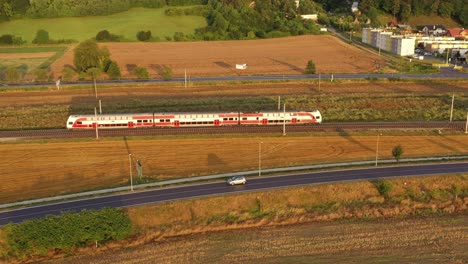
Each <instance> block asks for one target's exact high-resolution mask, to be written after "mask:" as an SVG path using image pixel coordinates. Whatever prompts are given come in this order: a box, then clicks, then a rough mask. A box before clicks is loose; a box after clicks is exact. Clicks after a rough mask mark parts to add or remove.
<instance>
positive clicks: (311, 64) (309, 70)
mask: <svg viewBox="0 0 468 264" xmlns="http://www.w3.org/2000/svg"><path fill="white" fill-rule="evenodd" d="M305 73H306V74H314V73H315V63H314V62H313V61H312V60H309V61H308V62H307V66H306V68H305Z"/></svg>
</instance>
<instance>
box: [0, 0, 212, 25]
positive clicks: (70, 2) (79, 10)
mask: <svg viewBox="0 0 468 264" xmlns="http://www.w3.org/2000/svg"><path fill="white" fill-rule="evenodd" d="M206 3H207V0H106V1H103V0H34V1H29V0H0V21H8V20H11V19H19V18H51V17H79V16H105V15H110V14H115V13H118V12H122V11H126V10H129V9H130V8H133V7H147V8H160V7H164V6H183V5H204V4H206Z"/></svg>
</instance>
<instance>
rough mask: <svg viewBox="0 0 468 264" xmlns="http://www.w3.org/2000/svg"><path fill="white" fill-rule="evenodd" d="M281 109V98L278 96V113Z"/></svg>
mask: <svg viewBox="0 0 468 264" xmlns="http://www.w3.org/2000/svg"><path fill="white" fill-rule="evenodd" d="M280 109H281V96H278V111H279V110H280Z"/></svg>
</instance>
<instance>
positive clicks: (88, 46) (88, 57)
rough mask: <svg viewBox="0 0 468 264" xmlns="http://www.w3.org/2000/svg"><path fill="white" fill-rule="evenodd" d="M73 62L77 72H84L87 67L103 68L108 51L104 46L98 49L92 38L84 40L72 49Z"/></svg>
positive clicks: (108, 54)
mask: <svg viewBox="0 0 468 264" xmlns="http://www.w3.org/2000/svg"><path fill="white" fill-rule="evenodd" d="M73 55H74V56H73V63H74V64H75V67H76V69H77V70H78V71H79V72H86V71H87V70H88V69H89V68H100V69H102V68H103V63H104V61H105V60H107V59H109V57H110V53H109V50H108V49H107V48H106V47H103V48H102V49H100V48H99V47H98V45H97V42H96V41H94V40H91V39H90V40H85V41H83V42H81V43H80V44H78V46H77V47H76V48H75V50H74V54H73Z"/></svg>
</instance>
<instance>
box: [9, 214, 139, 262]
mask: <svg viewBox="0 0 468 264" xmlns="http://www.w3.org/2000/svg"><path fill="white" fill-rule="evenodd" d="M5 232H6V236H7V239H6V240H7V243H8V249H9V252H8V253H9V255H10V256H14V257H19V258H22V257H25V256H29V255H34V254H41V255H45V254H47V252H49V251H50V250H53V249H59V250H68V249H72V248H74V247H77V246H86V245H89V244H93V243H95V242H107V241H110V240H119V239H124V238H126V237H128V236H129V235H130V234H131V233H132V232H133V229H132V224H131V221H130V218H129V217H128V215H127V214H126V213H125V212H124V211H123V210H122V209H113V208H107V209H102V210H97V211H96V210H83V211H81V212H80V213H76V212H66V213H62V214H61V215H59V216H56V215H48V216H45V217H43V218H38V219H32V220H26V221H24V222H22V223H20V224H8V225H7V226H6V227H5Z"/></svg>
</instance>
